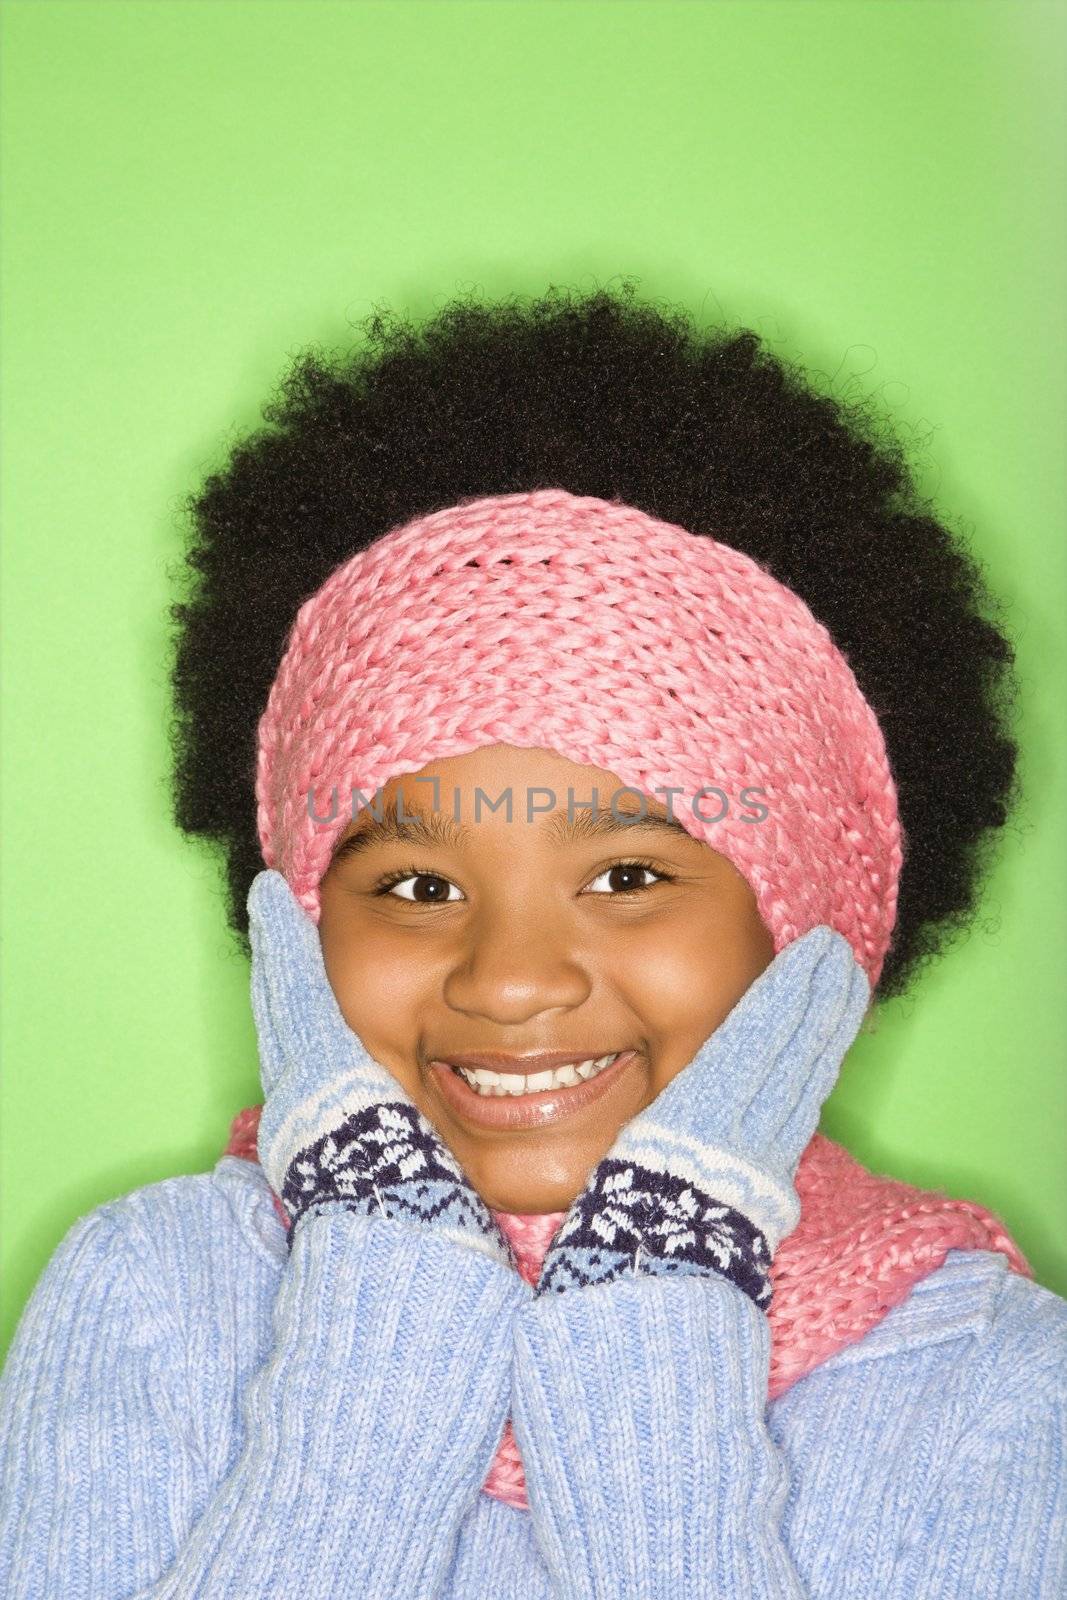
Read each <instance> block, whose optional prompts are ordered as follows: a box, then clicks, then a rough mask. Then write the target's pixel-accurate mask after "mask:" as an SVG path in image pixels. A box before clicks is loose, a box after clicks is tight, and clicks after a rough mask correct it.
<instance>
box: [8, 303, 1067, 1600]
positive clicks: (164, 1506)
mask: <svg viewBox="0 0 1067 1600" xmlns="http://www.w3.org/2000/svg"><path fill="white" fill-rule="evenodd" d="M367 331H368V334H369V339H368V347H367V350H366V351H364V352H363V353H361V354H357V355H355V356H352V357H350V358H347V359H346V360H345V361H343V362H341V361H337V362H331V361H330V360H328V359H326V358H325V357H321V356H317V355H314V354H309V355H307V356H305V357H303V358H301V359H300V360H299V361H298V363H297V365H296V367H295V368H294V370H293V371H292V373H291V375H290V376H289V378H288V380H287V381H286V384H285V386H284V392H283V393H282V395H281V396H280V397H279V398H278V399H277V400H276V401H275V402H274V403H272V405H271V406H269V407H268V408H267V409H266V412H265V415H266V418H267V420H268V421H269V422H272V423H274V424H276V429H275V431H273V432H268V431H263V432H261V433H258V434H256V435H254V436H253V437H252V438H250V439H248V440H246V441H245V442H243V443H241V444H239V445H238V447H237V448H236V449H235V450H234V451H233V453H232V457H231V458H230V460H229V462H228V463H227V465H226V468H225V470H223V471H221V472H219V473H217V474H214V475H212V476H211V477H209V478H208V480H207V482H206V484H205V485H204V486H203V488H202V490H201V491H200V492H199V493H198V494H197V495H196V496H194V498H193V500H192V502H191V509H192V512H193V520H194V527H195V537H194V540H193V542H192V546H191V550H190V556H189V566H190V573H191V575H192V579H193V582H192V587H191V590H190V593H189V595H188V596H187V597H186V598H185V599H184V600H182V601H181V602H179V603H178V604H177V605H176V606H175V618H176V621H177V623H178V628H179V636H178V648H177V654H176V660H175V666H174V685H175V695H176V703H177V708H178V713H179V716H178V722H177V724H176V739H175V744H176V795H177V820H178V822H179V824H180V826H181V827H182V828H183V829H185V830H186V831H187V832H188V833H190V834H194V835H200V836H204V837H207V838H209V839H212V840H215V841H217V842H218V843H219V844H220V845H221V846H222V850H223V854H224V859H225V862H226V867H227V872H228V881H229V893H230V916H231V922H232V924H233V926H234V929H235V931H236V932H237V934H238V935H239V936H240V937H241V938H242V940H244V939H245V938H246V937H249V942H250V951H251V958H252V1005H253V1011H254V1016H255V1023H256V1030H257V1037H258V1042H259V1050H260V1070H261V1079H262V1084H263V1089H264V1096H265V1098H264V1103H263V1106H262V1108H261V1112H260V1108H258V1107H252V1108H249V1109H248V1111H246V1112H244V1113H242V1114H241V1115H240V1116H239V1117H238V1118H236V1119H235V1122H234V1127H233V1130H232V1138H231V1143H230V1146H229V1149H228V1151H227V1153H226V1154H224V1155H223V1156H222V1158H221V1159H220V1160H219V1162H218V1163H217V1165H216V1167H215V1168H214V1170H213V1171H212V1172H210V1173H203V1174H197V1175H191V1176H188V1177H183V1178H176V1179H171V1180H167V1181H165V1182H162V1183H157V1184H152V1185H150V1186H148V1187H146V1188H143V1189H140V1190H136V1191H134V1192H133V1193H131V1194H129V1195H126V1196H124V1197H122V1198H120V1199H117V1200H114V1201H112V1202H110V1203H109V1204H107V1205H105V1206H102V1207H100V1208H99V1209H98V1210H96V1211H94V1212H93V1213H91V1214H90V1215H89V1216H87V1217H85V1218H83V1219H82V1220H81V1221H80V1222H79V1223H77V1224H76V1225H75V1226H74V1227H73V1228H72V1229H71V1231H70V1232H69V1234H68V1235H67V1237H66V1238H65V1239H64V1241H63V1243H62V1244H61V1246H60V1248H59V1249H58V1250H57V1252H56V1253H55V1255H54V1257H53V1259H52V1260H51V1262H50V1263H49V1265H48V1268H47V1269H46V1271H45V1273H44V1275H43V1276H42V1279H41V1281H40V1283H39V1285H38V1287H37V1289H36V1291H35V1293H34V1296H33V1298H32V1300H31V1302H30V1304H29V1306H28V1307H27V1309H26V1312H25V1313H24V1316H23V1319H22V1322H21V1323H20V1326H19V1330H18V1334H17V1336H16V1340H15V1343H14V1345H13V1347H12V1350H11V1353H10V1356H9V1360H8V1362H7V1366H6V1368H5V1371H4V1374H3V1378H2V1385H0V1492H2V1511H0V1589H2V1592H3V1593H4V1594H5V1595H7V1596H11V1597H19V1600H29V1597H31V1596H32V1597H37V1596H41V1597H44V1596H48V1597H49V1600H55V1597H62V1600H80V1597H82V1596H85V1597H89V1596H93V1597H107V1600H122V1597H139V1600H164V1597H181V1600H190V1597H200V1596H203V1597H208V1596H210V1597H212V1600H216V1597H219V1600H221V1597H223V1596H242V1597H252V1596H257V1597H265V1596H278V1597H281V1596H286V1597H288V1596H295V1595H301V1596H308V1597H327V1596H329V1597H334V1596H341V1595H346V1596H347V1595H351V1596H353V1597H357V1596H358V1597H360V1600H370V1597H373V1600H400V1597H404V1600H431V1597H433V1600H438V1597H441V1600H443V1597H450V1600H488V1597H490V1596H492V1597H494V1600H504V1597H514V1600H519V1597H522V1600H534V1597H540V1596H543V1597H546V1600H547V1597H550V1596H553V1597H559V1600H572V1597H594V1596H595V1597H606V1600H607V1597H610V1600H622V1597H629V1596H634V1597H637V1600H666V1597H670V1600H678V1597H698V1596H699V1597H711V1596H722V1597H726V1596H730V1597H739V1596H752V1597H754V1600H801V1597H816V1596H825V1597H831V1596H832V1597H846V1596H847V1597H852V1596H874V1595H877V1596H879V1597H885V1600H913V1597H915V1596H922V1597H924V1600H963V1597H967V1600H974V1597H976V1596H983V1595H984V1596H990V1597H992V1596H996V1597H998V1600H1000V1597H1012V1600H1038V1597H1040V1600H1052V1597H1053V1596H1059V1595H1062V1594H1063V1593H1064V1591H1065V1588H1067V1553H1065V1538H1064V1532H1065V1521H1067V1475H1065V1472H1064V1460H1063V1456H1064V1443H1065V1417H1067V1406H1065V1397H1067V1361H1065V1359H1064V1357H1065V1350H1067V1338H1065V1336H1067V1304H1065V1303H1064V1301H1063V1300H1061V1299H1060V1298H1059V1297H1057V1296H1056V1295H1054V1294H1052V1293H1051V1292H1049V1291H1048V1290H1046V1289H1043V1288H1041V1287H1039V1286H1038V1285H1036V1284H1035V1283H1034V1282H1033V1281H1032V1274H1031V1273H1030V1269H1029V1267H1028V1265H1027V1263H1026V1261H1025V1260H1024V1259H1023V1257H1022V1255H1021V1253H1020V1252H1019V1250H1018V1248H1017V1247H1016V1245H1015V1244H1014V1242H1013V1241H1012V1239H1011V1238H1010V1236H1009V1235H1008V1233H1007V1231H1006V1230H1005V1229H1004V1227H1003V1226H1002V1224H1001V1223H1000V1222H999V1221H998V1219H997V1218H996V1217H994V1216H992V1215H991V1214H990V1213H989V1212H988V1211H986V1210H985V1209H984V1208H983V1207H981V1206H979V1205H977V1204H974V1203H970V1202H966V1201H954V1200H951V1199H949V1198H947V1197H946V1196H944V1195H941V1194H939V1193H937V1192H931V1193H924V1192H921V1191H918V1190H916V1189H913V1188H910V1187H908V1186H907V1185H904V1184H902V1183H899V1182H896V1181H894V1180H892V1179H889V1178H884V1177H879V1176H877V1175H875V1174H872V1173H868V1172H866V1171H865V1170H864V1169H863V1168H862V1167H861V1166H860V1165H859V1164H858V1163H857V1162H855V1161H853V1160H852V1158H851V1157H850V1156H849V1155H848V1154H847V1152H846V1151H845V1150H844V1149H842V1148H841V1147H840V1146H838V1145H835V1144H833V1143H832V1142H831V1141H829V1140H828V1139H826V1138H824V1137H823V1136H822V1135H820V1134H818V1133H817V1131H816V1128H817V1123H818V1118H819V1112H820V1108H821V1106H822V1104H823V1102H824V1101H825V1099H826V1098H827V1096H828V1095H829V1093H830V1092H831V1090H832V1088H833V1086H834V1083H835V1082H836V1080H837V1076H838V1074H839V1072H840V1069H841V1064H842V1061H843V1059H844V1056H845V1053H846V1051H847V1050H848V1047H849V1045H850V1043H851V1042H852V1041H853V1039H854V1038H855V1036H856V1034H857V1032H858V1030H859V1028H860V1026H861V1024H862V1022H863V1019H864V1017H865V1016H866V1015H867V1014H868V1012H869V1011H870V1010H871V1008H872V1007H873V1006H874V1005H875V1003H876V1002H878V1001H880V1000H884V999H887V998H890V997H891V996H895V995H900V994H902V993H904V992H905V990H906V988H907V986H908V984H909V982H910V980H911V979H913V978H914V975H915V973H916V972H917V970H918V969H919V967H920V965H921V964H922V962H923V961H924V960H927V959H929V958H930V957H932V956H933V955H934V954H935V953H936V952H937V951H938V950H939V949H941V948H942V947H943V946H944V944H945V943H946V941H947V938H948V936H949V935H950V934H951V933H952V932H953V931H956V930H958V929H959V928H961V927H962V926H963V925H964V924H965V922H966V920H967V919H968V917H969V916H970V915H971V914H972V912H973V909H974V906H975V902H976V892H977V885H978V882H979V878H980V868H981V866H982V865H983V864H984V862H985V860H986V850H985V846H986V845H987V843H988V841H989V839H990V838H991V836H992V834H993V832H994V830H995V829H996V828H998V827H999V826H1000V825H1002V824H1003V822H1004V820H1005V817H1006V815H1007V811H1008V808H1009V805H1010V803H1011V801H1012V799H1013V798H1014V793H1015V777H1014V763H1015V747H1014V745H1013V743H1012V741H1011V739H1010V737H1009V734H1008V731H1007V706H1008V699H1009V690H1010V682H1011V680H1010V665H1011V650H1010V647H1009V645H1008V642H1007V640H1006V639H1005V637H1004V635H1003V634H1002V633H1001V632H1000V631H999V630H998V629H997V627H995V626H994V624H993V623H992V622H991V621H989V620H988V617H987V616H986V615H985V614H984V613H985V612H986V611H988V610H989V602H988V597H987V596H986V595H985V593H984V590H983V589H982V586H981V583H980V580H979V576H978V571H977V568H976V566H975V564H974V562H973V561H972V559H971V558H970V557H969V556H968V555H967V553H966V552H965V550H964V549H962V548H961V547H960V546H959V545H958V544H957V543H956V542H954V540H953V538H952V536H951V535H950V533H949V532H948V531H947V530H946V528H945V527H944V526H942V525H941V524H940V523H939V522H938V521H937V520H936V519H935V518H934V517H933V516H932V515H931V514H930V512H929V510H928V509H926V508H925V507H924V506H923V505H922V503H921V502H920V501H919V500H918V497H917V495H916V492H915V489H914V486H913V484H912V483H911V480H910V478H909V476H908V472H907V469H906V467H905V464H904V462H903V459H902V456H901V453H900V451H899V447H897V446H895V445H893V444H885V443H884V442H878V441H877V439H876V438H875V436H874V430H873V429H872V427H871V424H870V419H869V418H865V417H864V416H863V415H862V414H861V413H860V412H859V411H856V410H853V411H852V412H851V413H848V412H846V411H845V410H844V408H843V407H841V406H840V405H838V404H835V403H834V402H832V401H830V400H828V399H826V398H820V397H818V396H817V395H816V394H815V393H814V392H813V391H812V390H811V389H809V388H808V387H807V386H806V385H805V383H804V381H803V379H802V377H801V376H800V375H799V374H797V373H793V372H790V371H789V370H788V369H787V368H786V367H785V366H784V365H783V364H782V363H781V362H780V361H778V360H776V359H775V358H773V357H772V356H770V355H769V354H768V353H767V352H765V351H763V350H761V349H760V348H759V344H758V341H757V339H756V338H755V336H754V335H752V334H750V333H748V332H746V331H741V332H738V333H736V334H732V335H731V334H727V333H719V334H717V335H711V334H703V333H698V332H697V331H696V330H694V329H693V328H692V327H690V326H689V325H688V324H687V323H686V322H685V320H684V318H683V317H682V316H680V315H675V314H668V313H665V312H663V311H661V310H658V309H656V308H653V307H651V306H642V305H640V304H639V303H637V302H636V301H635V300H634V298H633V294H632V290H631V288H630V286H629V285H625V286H624V287H623V290H622V291H621V292H620V293H619V294H618V295H615V296H612V295H609V294H607V293H605V292H602V291H597V292H595V293H594V294H592V295H590V296H588V297H587V298H585V299H584V300H583V299H579V298H577V297H568V296H566V295H559V294H556V293H550V294H549V295H547V296H545V297H544V298H543V299H542V300H540V301H538V302H536V303H534V304H532V305H528V306H523V305H521V304H520V303H518V302H509V303H505V304H502V305H499V306H495V307H487V306H479V305H476V304H473V303H464V302H454V303H453V304H452V305H450V306H448V307H446V308H445V309H444V310H443V311H442V312H440V313H439V314H438V315H437V316H436V317H435V318H433V319H432V320H431V321H430V322H428V323H427V324H426V325H425V326H424V327H423V328H421V329H416V328H412V327H408V326H404V325H403V324H400V323H394V322H390V320H389V319H387V318H385V317H384V316H377V317H375V318H372V319H370V322H369V325H368V329H367Z"/></svg>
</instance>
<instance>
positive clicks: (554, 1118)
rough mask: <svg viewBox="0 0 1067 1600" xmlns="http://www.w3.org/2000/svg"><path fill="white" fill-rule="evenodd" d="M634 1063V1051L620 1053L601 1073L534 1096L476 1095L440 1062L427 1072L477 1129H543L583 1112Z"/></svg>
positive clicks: (458, 1113) (435, 1062) (461, 1114)
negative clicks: (568, 1086) (567, 1086)
mask: <svg viewBox="0 0 1067 1600" xmlns="http://www.w3.org/2000/svg"><path fill="white" fill-rule="evenodd" d="M636 1059H637V1051H636V1050H623V1051H622V1053H621V1054H620V1055H619V1056H617V1057H616V1059H615V1060H614V1061H613V1062H612V1063H611V1066H610V1067H605V1068H604V1070H603V1072H598V1073H597V1075H596V1077H595V1078H588V1079H587V1080H586V1081H585V1083H577V1084H574V1085H572V1086H571V1087H570V1088H562V1089H541V1090H539V1091H538V1092H537V1093H536V1094H509V1095H481V1094H476V1093H475V1091H474V1090H473V1089H472V1088H471V1087H470V1085H469V1084H468V1083H467V1082H466V1081H465V1079H463V1078H462V1077H461V1076H460V1074H459V1073H458V1072H454V1071H453V1070H452V1068H451V1067H449V1066H446V1065H445V1063H444V1062H443V1061H431V1062H430V1071H431V1073H432V1074H433V1078H434V1082H435V1083H436V1084H437V1087H438V1089H439V1090H440V1092H441V1094H442V1096H443V1097H444V1099H445V1100H446V1101H447V1103H448V1106H449V1108H450V1109H451V1110H452V1111H454V1112H455V1113H456V1114H457V1116H459V1117H461V1118H462V1119H463V1121H464V1122H473V1123H475V1124H477V1126H478V1127H479V1128H505V1129H509V1128H543V1127H545V1126H546V1124H548V1123H552V1122H561V1121H562V1120H563V1118H564V1117H572V1116H574V1115H575V1113H576V1112H579V1111H584V1110H585V1108H586V1106H590V1105H592V1104H593V1102H594V1100H600V1099H601V1098H602V1097H603V1096H604V1095H606V1094H607V1093H608V1092H609V1091H610V1089H611V1088H612V1086H613V1085H614V1084H616V1083H617V1082H618V1080H619V1079H620V1078H621V1077H622V1075H623V1073H624V1072H625V1071H626V1069H627V1067H629V1066H632V1065H633V1063H634V1061H635V1060H636Z"/></svg>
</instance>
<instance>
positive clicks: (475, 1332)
mask: <svg viewBox="0 0 1067 1600" xmlns="http://www.w3.org/2000/svg"><path fill="white" fill-rule="evenodd" d="M530 1294H531V1291H530V1290H529V1288H528V1286H527V1285H526V1284H525V1283H524V1282H523V1280H522V1279H521V1278H520V1277H519V1276H518V1274H517V1273H515V1272H514V1271H512V1270H511V1269H509V1268H507V1267H505V1266H502V1265H500V1264H498V1263H496V1262H494V1261H492V1260H490V1259H488V1258H487V1257H486V1256H485V1255H484V1254H479V1253H477V1252H475V1251H474V1250H471V1249H467V1248H464V1247H461V1246H457V1245H455V1244H453V1243H452V1242H451V1241H450V1240H449V1239H447V1238H445V1237H443V1236H439V1235H437V1234H435V1233H434V1231H433V1230H432V1229H431V1228H428V1227H422V1226H413V1225H411V1224H409V1223H404V1222H397V1221H393V1220H390V1219H387V1218H382V1217H360V1216H355V1215H353V1214H352V1213H350V1212H346V1211H344V1210H342V1209H341V1208H340V1207H338V1208H337V1209H336V1210H334V1209H332V1208H331V1209H330V1210H328V1211H325V1212H323V1213H322V1214H320V1215H316V1216H310V1217H308V1218H306V1219H305V1220H304V1221H303V1222H302V1223H301V1224H300V1226H299V1228H298V1229H297V1233H296V1237H295V1238H294V1242H293V1248H292V1252H291V1255H290V1257H289V1262H288V1266H287V1269H286V1272H285V1274H284V1276H283V1278H282V1282H281V1285H280V1288H279V1292H278V1297H277V1300H276V1302H275V1309H274V1329H275V1344H274V1349H273V1351H272V1353H271V1355H270V1356H269V1357H268V1359H267V1360H266V1362H265V1363H264V1365H263V1366H262V1367H261V1368H260V1370H259V1372H258V1373H257V1374H256V1375H255V1377H254V1378H253V1379H252V1380H251V1382H250V1383H249V1386H248V1389H247V1392H246V1400H245V1412H244V1421H245V1425H246V1439H245V1446H244V1449H243V1451H242V1454H241V1456H240V1458H239V1460H238V1463H237V1465H236V1467H235V1469H234V1471H233V1472H232V1473H231V1475H230V1476H229V1478H227V1479H226V1481H225V1482H224V1483H223V1484H222V1485H221V1486H220V1487H219V1489H218V1490H217V1492H216V1494H215V1496H214V1498H213V1500H212V1501H211V1503H210V1504H209V1506H208V1508H207V1510H206V1511H205V1513H204V1516H203V1518H202V1520H201V1521H200V1522H199V1523H198V1524H197V1526H196V1528H195V1529H194V1532H193V1534H192V1536H191V1538H190V1539H189V1541H188V1542H187V1544H186V1545H185V1547H184V1548H183V1550H182V1552H181V1555H180V1557H179V1560H178V1562H177V1564H176V1566H175V1567H174V1568H173V1569H172V1571H171V1572H170V1573H168V1574H167V1576H166V1578H165V1579H164V1580H162V1581H161V1583H160V1584H159V1585H157V1586H156V1587H155V1588H154V1589H153V1590H152V1591H151V1596H147V1597H145V1600H171V1597H175V1600H177V1597H180V1600H201V1597H203V1600H208V1597H210V1600H223V1597H226V1600H229V1597H231V1596H232V1597H234V1600H236V1597H238V1596H239V1597H240V1600H248V1597H249V1596H250V1595H257V1596H259V1597H261V1600H269V1597H271V1596H278V1597H279V1600H281V1597H282V1596H285V1597H287V1600H288V1597H290V1596H292V1595H296V1594H306V1595H309V1596H310V1595H333V1594H338V1595H340V1594H352V1595H359V1596H360V1600H397V1597H398V1596H400V1595H403V1596H404V1597H405V1600H431V1597H434V1596H437V1595H439V1594H441V1593H442V1592H443V1590H444V1586H445V1582H446V1580H447V1575H448V1571H449V1567H450V1564H451V1560H452V1555H453V1547H454V1544H455V1540H456V1537H457V1533H458V1529H459V1526H460V1523H461V1522H462V1521H463V1519H464V1517H465V1516H466V1515H467V1513H468V1512H469V1511H470V1509H471V1507H472V1506H473V1504H474V1502H475V1500H476V1497H477V1495H478V1493H479V1491H480V1490H481V1487H482V1484H483V1483H484V1481H485V1477H486V1474H487V1473H488V1471H489V1467H490V1464H491V1462H492V1459H493V1456H494V1454H495V1451H496V1448H497V1445H498V1444H499V1442H500V1439H501V1437H502V1435H503V1431H504V1424H505V1421H506V1418H507V1412H508V1406H509V1402H510V1376H511V1353H512V1344H513V1337H514V1316H515V1314H516V1312H517V1310H518V1308H519V1307H520V1306H521V1305H523V1304H525V1303H527V1302H528V1300H529V1298H530Z"/></svg>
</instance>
